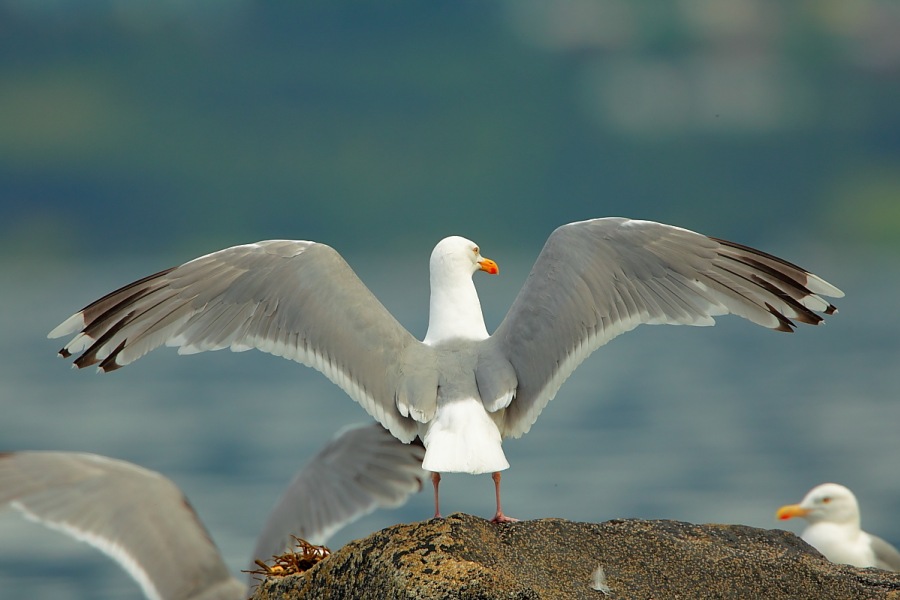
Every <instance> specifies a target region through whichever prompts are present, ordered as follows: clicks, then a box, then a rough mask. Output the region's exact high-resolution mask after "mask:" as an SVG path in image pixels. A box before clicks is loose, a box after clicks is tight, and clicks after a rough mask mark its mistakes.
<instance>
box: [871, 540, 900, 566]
mask: <svg viewBox="0 0 900 600" xmlns="http://www.w3.org/2000/svg"><path fill="white" fill-rule="evenodd" d="M869 538H870V543H871V544H872V550H874V551H875V566H876V567H878V568H879V569H884V570H886V571H896V572H900V552H898V551H897V549H896V548H895V547H894V546H892V545H890V544H889V543H887V542H886V541H884V540H883V539H881V538H880V537H878V536H876V535H872V534H871V533H870V534H869Z"/></svg>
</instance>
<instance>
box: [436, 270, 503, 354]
mask: <svg viewBox="0 0 900 600" xmlns="http://www.w3.org/2000/svg"><path fill="white" fill-rule="evenodd" d="M487 337H488V332H487V327H485V326H484V315H483V314H482V313H481V302H479V301H478V292H476V291H475V283H474V282H473V281H472V273H471V272H465V271H461V270H458V269H453V270H451V269H435V268H433V267H432V269H431V302H430V308H429V314H428V331H427V333H426V334H425V340H424V342H425V343H426V344H429V345H432V346H433V345H435V344H437V343H439V342H442V341H446V340H451V339H473V340H483V339H486V338H487Z"/></svg>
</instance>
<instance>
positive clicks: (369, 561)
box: [253, 514, 900, 600]
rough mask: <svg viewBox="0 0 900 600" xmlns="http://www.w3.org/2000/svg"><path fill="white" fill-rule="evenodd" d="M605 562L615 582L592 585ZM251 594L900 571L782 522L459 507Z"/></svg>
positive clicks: (667, 591) (650, 586)
mask: <svg viewBox="0 0 900 600" xmlns="http://www.w3.org/2000/svg"><path fill="white" fill-rule="evenodd" d="M597 567H602V569H603V572H604V574H605V584H606V587H608V590H606V591H600V590H597V589H594V588H595V587H600V586H598V585H596V584H594V583H592V581H593V580H594V579H595V578H593V577H592V575H593V574H594V573H595V570H596V569H597ZM253 598H254V599H255V600H276V599H277V600H300V599H303V600H312V599H317V600H319V599H321V600H326V599H329V600H330V599H334V600H338V599H343V600H349V599H354V598H359V599H370V598H371V599H373V600H376V599H377V600H389V599H398V600H399V599H404V600H405V599H413V598H415V599H430V598H435V599H438V598H440V599H442V600H444V599H450V600H455V599H459V600H463V599H465V600H469V599H471V600H475V599H479V600H480V599H485V600H488V599H495V598H496V599H500V598H503V599H504V600H514V599H515V600H526V599H529V600H531V599H535V600H536V599H550V598H553V599H556V598H573V599H591V600H607V599H618V598H622V599H625V598H627V599H651V598H653V599H664V598H691V599H693V598H734V599H737V598H741V599H743V598H747V599H757V598H766V599H769V600H778V599H782V598H783V599H790V600H803V599H806V598H809V599H816V600H829V599H835V600H837V599H840V600H847V599H853V598H890V599H893V600H900V574H896V573H890V572H886V571H881V570H878V569H857V568H854V567H850V566H847V565H836V564H833V563H830V562H828V561H827V560H826V559H825V558H823V557H822V556H821V555H820V554H819V553H818V552H816V551H815V550H814V549H813V548H812V547H810V546H809V545H807V544H806V543H805V542H803V541H802V540H801V539H800V538H798V537H797V536H795V535H793V534H792V533H789V532H786V531H781V530H777V529H774V530H766V529H757V528H753V527H746V526H743V525H693V524H690V523H682V522H678V521H643V520H636V519H623V520H613V521H607V522H604V523H575V522H571V521H565V520H561V519H539V520H534V521H523V522H518V523H508V524H501V525H497V524H493V523H490V522H488V521H485V520H484V519H480V518H478V517H473V516H470V515H465V514H454V515H451V516H450V517H447V518H446V519H433V520H430V521H423V522H420V523H413V524H409V525H395V526H393V527H389V528H387V529H384V530H382V531H379V532H377V533H373V534H372V535H370V536H369V537H367V538H365V539H362V540H357V541H354V542H351V543H349V544H347V545H346V546H344V547H343V548H341V549H340V550H338V551H337V552H335V553H334V554H332V555H331V556H330V557H328V558H327V559H326V560H324V561H322V562H321V563H319V564H318V565H316V566H315V567H314V568H312V569H311V570H309V571H307V572H306V573H303V574H300V575H292V576H288V577H281V578H270V579H268V580H266V581H264V582H263V583H262V584H260V585H259V587H258V588H257V589H256V590H255V595H254V596H253Z"/></svg>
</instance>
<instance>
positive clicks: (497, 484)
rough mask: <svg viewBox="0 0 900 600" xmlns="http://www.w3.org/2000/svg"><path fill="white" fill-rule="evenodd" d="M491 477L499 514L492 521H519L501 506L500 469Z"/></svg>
mask: <svg viewBox="0 0 900 600" xmlns="http://www.w3.org/2000/svg"><path fill="white" fill-rule="evenodd" d="M491 479H493V480H494V490H495V492H496V494H497V514H496V515H494V518H493V519H491V523H512V522H514V521H518V519H514V518H512V517H507V516H506V515H504V514H503V509H502V508H501V507H500V471H497V472H496V473H494V474H493V475H491ZM435 489H437V488H435ZM435 493H437V492H435Z"/></svg>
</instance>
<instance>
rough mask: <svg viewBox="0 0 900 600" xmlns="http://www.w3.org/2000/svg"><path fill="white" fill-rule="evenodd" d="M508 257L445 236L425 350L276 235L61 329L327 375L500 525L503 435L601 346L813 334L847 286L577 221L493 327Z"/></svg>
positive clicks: (164, 277)
mask: <svg viewBox="0 0 900 600" xmlns="http://www.w3.org/2000/svg"><path fill="white" fill-rule="evenodd" d="M479 270H480V271H485V272H487V273H491V274H496V273H497V272H498V267H497V264H496V263H495V262H494V261H492V260H490V259H487V258H484V257H483V256H482V255H481V249H480V248H479V246H478V245H476V244H475V243H474V242H472V241H470V240H467V239H465V238H462V237H457V236H454V237H448V238H445V239H443V240H441V241H440V242H439V243H438V244H437V246H435V248H434V250H433V252H432V254H431V260H430V278H431V299H430V312H429V322H428V330H427V333H426V335H425V338H424V340H422V341H419V340H417V339H416V338H415V337H413V336H412V334H410V333H409V332H408V331H407V330H406V329H404V328H403V326H401V325H400V323H399V322H398V321H397V320H396V319H395V318H394V317H393V316H392V315H391V314H390V313H389V312H388V311H387V309H386V308H385V307H384V306H383V305H382V304H381V302H379V301H378V299H377V298H376V297H375V296H374V295H373V294H372V292H371V291H369V289H368V288H367V287H366V286H365V285H364V284H363V283H362V281H360V279H359V277H357V275H356V273H354V271H353V270H352V269H351V268H350V266H349V265H348V264H347V263H346V262H345V261H344V259H343V258H342V257H341V256H340V254H338V253H337V252H336V251H335V250H334V249H332V248H331V247H329V246H326V245H325V244H320V243H316V242H309V241H294V240H270V241H264V242H258V243H255V244H247V245H242V246H234V247H231V248H226V249H224V250H220V251H218V252H213V253H212V254H207V255H205V256H202V257H200V258H197V259H195V260H192V261H190V262H187V263H185V264H183V265H181V266H179V267H174V268H171V269H167V270H165V271H161V272H159V273H156V274H155V275H150V276H148V277H145V278H143V279H140V280H138V281H136V282H134V283H131V284H129V285H127V286H125V287H123V288H121V289H119V290H117V291H114V292H112V293H110V294H108V295H106V296H104V297H103V298H101V299H99V300H97V301H96V302H94V303H92V304H90V305H89V306H87V307H86V308H84V309H83V310H81V311H80V312H78V313H76V314H74V315H72V316H71V317H70V318H68V319H67V320H66V321H65V322H63V323H62V324H60V325H59V326H58V327H57V328H56V329H54V330H53V331H52V332H50V337H61V336H65V335H72V334H74V338H72V339H71V341H69V342H68V343H67V344H66V345H65V346H64V347H63V349H62V350H61V351H60V354H61V355H62V356H63V357H70V356H72V355H76V354H80V356H77V357H76V358H75V365H76V366H78V367H86V366H90V365H98V366H99V368H100V369H101V370H102V371H112V370H114V369H117V368H119V367H122V366H125V365H127V364H129V363H131V362H132V361H134V360H136V359H138V358H139V357H141V356H143V355H144V354H146V353H147V352H149V351H151V350H153V349H154V348H156V347H158V346H160V345H162V344H166V345H168V346H176V347H177V348H178V351H179V353H181V354H191V353H195V352H203V351H206V350H220V349H223V348H231V349H232V350H234V351H244V350H249V349H251V348H256V349H258V350H262V351H263V352H269V353H271V354H275V355H277V356H283V357H285V358H289V359H292V360H295V361H297V362H300V363H302V364H305V365H308V366H311V367H313V368H315V369H318V370H319V371H321V372H322V373H324V374H325V376H326V377H328V378H329V379H330V380H331V381H332V382H334V383H335V384H337V385H338V386H340V387H341V388H342V389H343V390H344V391H345V392H347V393H348V394H349V395H350V396H351V397H352V398H353V399H354V400H356V401H357V402H359V403H360V404H361V405H362V406H363V408H365V409H366V411H368V412H369V414H371V415H372V416H373V417H375V419H377V420H378V421H379V422H380V423H381V424H382V425H384V426H385V427H386V428H388V429H389V430H390V431H391V433H393V434H394V436H396V437H397V438H398V439H400V440H401V441H404V442H408V441H411V440H413V439H414V438H415V437H416V436H419V437H420V438H421V440H422V441H423V442H424V444H425V448H426V453H425V459H424V462H423V465H422V466H423V467H424V468H425V469H426V470H428V471H430V472H432V483H433V485H434V500H435V516H440V504H439V496H438V484H439V482H440V473H442V472H466V473H492V474H493V479H494V485H495V495H496V513H495V515H494V520H495V521H506V520H510V519H511V518H510V517H507V516H506V515H505V514H504V513H503V509H502V508H501V503H500V471H502V470H504V469H506V468H508V467H509V463H508V462H507V460H506V457H505V456H504V453H503V450H502V448H501V440H502V439H503V438H506V437H519V436H521V435H522V434H524V433H526V432H527V431H528V430H529V429H530V428H531V426H532V425H533V424H534V422H535V420H536V419H537V417H538V415H539V414H540V413H541V411H542V410H543V408H544V407H545V406H546V405H547V403H548V402H549V401H550V400H551V399H552V398H553V397H554V396H555V395H556V393H557V391H558V390H559V388H560V386H561V385H562V383H563V382H564V381H565V380H566V378H567V377H568V376H569V375H570V374H571V373H572V371H573V370H574V369H575V368H576V367H577V366H578V365H579V364H580V363H581V362H582V361H583V360H584V359H585V358H587V357H588V356H589V355H590V354H591V353H592V352H593V351H594V350H596V349H597V348H599V347H600V346H602V345H603V344H605V343H607V342H608V341H610V340H611V339H613V338H614V337H616V336H617V335H619V334H621V333H624V332H626V331H629V330H631V329H633V328H635V327H637V326H638V325H640V324H644V323H646V324H671V325H713V324H714V320H713V318H714V317H716V316H719V315H725V314H735V315H738V316H740V317H743V318H745V319H748V320H750V321H752V322H753V323H756V324H758V325H762V326H763V327H768V328H771V329H775V330H778V331H793V329H794V323H795V322H799V323H806V324H810V325H816V324H818V323H820V322H821V321H822V316H821V315H820V314H819V313H822V314H825V315H830V314H832V313H834V312H835V311H836V309H835V307H834V306H833V305H832V304H831V303H829V302H828V301H827V300H825V299H824V298H823V296H824V297H841V296H843V293H842V292H841V291H840V290H839V289H837V288H836V287H834V286H833V285H831V284H829V283H828V282H826V281H824V280H823V279H821V278H819V277H817V276H815V275H813V274H811V273H809V272H807V271H806V270H804V269H802V268H800V267H798V266H796V265H793V264H791V263H789V262H787V261H784V260H782V259H780V258H777V257H775V256H772V255H770V254H766V253H764V252H761V251H758V250H755V249H753V248H749V247H746V246H742V245H739V244H735V243H732V242H727V241H725V240H720V239H716V238H712V237H708V236H705V235H702V234H699V233H695V232H693V231H689V230H686V229H682V228H680V227H674V226H671V225H664V224H661V223H654V222H651V221H640V220H632V219H625V218H615V217H610V218H601V219H592V220H588V221H580V222H576V223H569V224H567V225H563V226H561V227H559V228H558V229H556V230H555V231H554V232H553V233H552V235H551V236H550V237H549V238H548V239H547V242H546V243H545V245H544V248H543V250H542V251H541V253H540V255H539V256H538V258H537V261H536V262H535V264H534V266H533V267H532V270H531V273H530V274H529V276H528V278H527V280H526V281H525V284H524V285H523V287H522V289H521V291H520V292H519V294H518V296H517V297H516V299H515V301H514V303H513V305H512V307H511V308H510V309H509V312H508V313H507V315H506V317H505V319H504V320H503V322H502V323H501V324H500V326H499V327H498V328H497V329H496V331H495V332H494V333H493V334H488V331H487V328H486V327H485V324H484V317H483V316H482V312H481V305H480V303H479V300H478V295H477V293H476V291H475V285H474V282H473V280H472V275H473V274H474V273H475V272H476V271H479Z"/></svg>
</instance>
